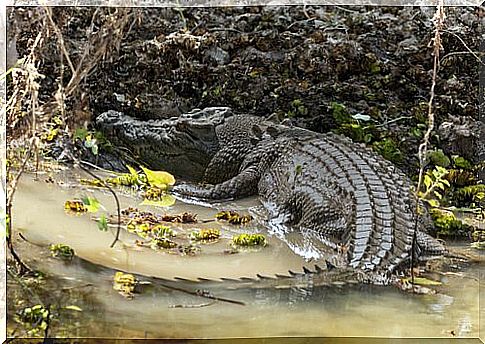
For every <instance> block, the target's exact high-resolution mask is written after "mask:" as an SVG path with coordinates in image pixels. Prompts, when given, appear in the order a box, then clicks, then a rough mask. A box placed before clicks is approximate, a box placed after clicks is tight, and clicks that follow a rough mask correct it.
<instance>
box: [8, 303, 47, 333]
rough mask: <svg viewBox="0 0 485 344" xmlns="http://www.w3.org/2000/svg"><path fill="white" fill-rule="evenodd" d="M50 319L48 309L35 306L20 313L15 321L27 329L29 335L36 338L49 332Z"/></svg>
mask: <svg viewBox="0 0 485 344" xmlns="http://www.w3.org/2000/svg"><path fill="white" fill-rule="evenodd" d="M50 318H51V314H50V311H49V310H48V309H46V308H45V307H44V306H42V305H35V306H32V307H26V308H24V309H22V310H21V311H20V312H18V313H17V314H16V316H15V321H17V322H18V323H20V324H22V325H23V326H25V327H26V328H27V330H28V331H27V334H28V335H31V336H35V335H39V334H40V333H41V332H45V331H46V330H47V327H48V323H49V321H50Z"/></svg>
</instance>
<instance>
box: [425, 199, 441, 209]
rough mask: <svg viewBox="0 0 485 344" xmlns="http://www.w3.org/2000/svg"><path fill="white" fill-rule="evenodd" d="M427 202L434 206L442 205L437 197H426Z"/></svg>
mask: <svg viewBox="0 0 485 344" xmlns="http://www.w3.org/2000/svg"><path fill="white" fill-rule="evenodd" d="M425 201H426V202H428V204H429V205H430V206H432V207H439V206H440V202H438V200H436V199H425Z"/></svg>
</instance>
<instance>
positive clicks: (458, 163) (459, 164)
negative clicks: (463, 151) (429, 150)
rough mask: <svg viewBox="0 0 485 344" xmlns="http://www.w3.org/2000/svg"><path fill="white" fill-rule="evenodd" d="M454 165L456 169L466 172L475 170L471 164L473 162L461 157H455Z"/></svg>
mask: <svg viewBox="0 0 485 344" xmlns="http://www.w3.org/2000/svg"><path fill="white" fill-rule="evenodd" d="M453 165H454V166H455V167H456V168H461V169H464V170H471V169H473V165H472V164H471V162H469V161H468V160H466V159H465V158H463V157H461V156H453Z"/></svg>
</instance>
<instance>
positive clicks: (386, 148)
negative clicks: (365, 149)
mask: <svg viewBox="0 0 485 344" xmlns="http://www.w3.org/2000/svg"><path fill="white" fill-rule="evenodd" d="M372 146H373V147H374V149H375V150H376V151H377V152H378V153H379V154H380V155H382V156H383V157H384V158H385V159H387V160H389V161H392V162H394V163H400V162H401V161H402V159H403V154H402V153H401V151H400V150H399V149H398V148H397V146H396V143H395V142H394V140H393V139H391V138H384V139H383V140H381V141H376V142H374V143H373V145H372Z"/></svg>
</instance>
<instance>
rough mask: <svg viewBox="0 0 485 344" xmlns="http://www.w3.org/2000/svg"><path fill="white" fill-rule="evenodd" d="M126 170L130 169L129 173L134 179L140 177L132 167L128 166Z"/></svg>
mask: <svg viewBox="0 0 485 344" xmlns="http://www.w3.org/2000/svg"><path fill="white" fill-rule="evenodd" d="M126 168H127V169H128V171H130V174H131V175H132V176H134V177H138V173H137V172H136V170H135V169H134V168H133V167H131V166H130V165H126Z"/></svg>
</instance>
